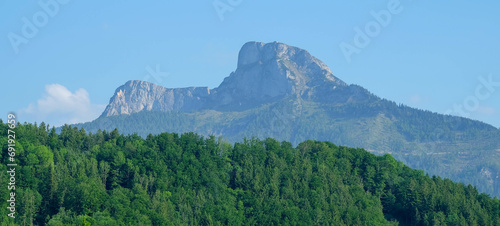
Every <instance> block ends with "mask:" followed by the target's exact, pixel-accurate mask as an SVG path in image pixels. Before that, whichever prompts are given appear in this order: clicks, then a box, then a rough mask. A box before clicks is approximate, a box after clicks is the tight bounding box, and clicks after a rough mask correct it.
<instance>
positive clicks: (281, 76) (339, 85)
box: [102, 42, 366, 116]
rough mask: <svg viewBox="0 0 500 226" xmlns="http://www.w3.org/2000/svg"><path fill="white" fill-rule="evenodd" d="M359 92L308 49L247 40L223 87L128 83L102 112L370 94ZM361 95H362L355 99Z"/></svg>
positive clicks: (232, 106) (234, 106) (249, 104)
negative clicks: (236, 65)
mask: <svg viewBox="0 0 500 226" xmlns="http://www.w3.org/2000/svg"><path fill="white" fill-rule="evenodd" d="M340 90H341V91H340ZM356 90H357V88H356V87H351V86H348V85H347V84H346V83H345V82H343V81H342V80H340V79H338V78H337V77H335V76H334V75H333V73H332V71H331V70H330V69H329V68H328V67H327V66H326V65H325V64H324V63H323V62H321V61H320V60H318V59H317V58H315V57H313V56H312V55H311V54H309V53H308V52H307V51H306V50H303V49H300V48H297V47H293V46H289V45H286V44H283V43H279V42H272V43H267V44H265V43H261V42H248V43H246V44H245V45H243V47H242V48H241V50H240V52H239V56H238V67H237V69H236V71H234V72H232V73H231V74H230V76H229V77H227V78H225V79H224V81H223V82H222V83H221V85H220V86H219V87H217V88H215V89H213V90H210V89H208V88H206V87H203V88H196V87H191V88H178V89H167V88H165V87H162V86H158V85H154V84H151V83H148V82H144V81H129V82H127V83H125V85H123V86H121V87H119V88H118V89H116V92H115V94H114V95H113V97H112V98H111V100H110V103H109V105H108V106H107V107H106V110H105V111H104V113H103V114H102V116H112V115H121V114H133V113H136V112H140V111H144V110H147V111H164V112H168V111H179V112H190V111H196V110H202V109H214V110H222V111H224V110H245V109H249V108H252V107H255V106H259V105H262V104H265V103H269V102H272V101H277V100H280V99H282V98H290V97H291V98H299V99H306V100H314V101H327V102H331V101H335V100H337V101H342V102H343V101H346V100H353V98H351V96H356V95H357V96H359V93H361V94H362V95H361V99H362V98H364V97H366V94H365V93H364V92H358V91H356ZM353 91H355V94H356V95H353V94H352V92H353ZM346 95H347V96H346ZM357 99H360V98H354V100H357Z"/></svg>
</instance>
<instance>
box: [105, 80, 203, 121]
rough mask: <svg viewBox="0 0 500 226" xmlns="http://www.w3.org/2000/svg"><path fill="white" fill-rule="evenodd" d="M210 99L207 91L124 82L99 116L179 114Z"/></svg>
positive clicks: (201, 88)
mask: <svg viewBox="0 0 500 226" xmlns="http://www.w3.org/2000/svg"><path fill="white" fill-rule="evenodd" d="M208 95H210V90H209V89H208V88H207V87H200V88H197V87H190V88H181V89H167V88H165V87H163V86H158V85H155V84H152V83H149V82H144V81H137V80H135V81H128V82H127V83H125V85H123V86H120V87H119V88H118V89H116V91H115V94H114V95H113V97H112V98H111V100H110V103H109V105H108V106H107V107H106V109H105V110H104V113H103V114H102V116H112V115H121V114H127V115H129V114H133V113H137V112H140V111H143V110H146V111H164V112H167V111H183V112H189V111H193V110H197V109H199V108H200V107H201V106H202V105H203V101H204V100H205V99H206V97H207V96H208Z"/></svg>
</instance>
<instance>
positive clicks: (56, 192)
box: [0, 123, 500, 225]
mask: <svg viewBox="0 0 500 226" xmlns="http://www.w3.org/2000/svg"><path fill="white" fill-rule="evenodd" d="M6 131H7V125H6V124H4V123H0V145H1V147H2V159H3V160H4V164H2V165H1V166H0V168H1V171H3V172H6V170H7V169H6V164H5V163H6V159H7V156H6V153H7V139H6V137H7V136H6ZM16 154H17V155H16V159H17V161H18V162H17V164H18V165H19V166H18V167H17V168H16V172H17V174H16V180H17V185H18V186H17V188H16V200H18V201H17V206H16V207H17V213H18V214H17V216H16V218H15V220H12V219H10V218H8V217H7V211H8V210H7V209H6V205H7V203H6V202H3V203H2V207H1V208H0V221H1V222H2V225H8V224H9V223H11V224H13V223H16V224H19V225H22V224H23V223H26V224H29V223H31V222H33V223H35V224H38V225H45V224H46V225H71V224H73V225H89V224H90V225H184V224H186V225H197V224H203V225H221V224H225V225H273V224H274V225H277V224H293V225H325V224H330V225H363V224H366V225H395V224H398V223H399V224H401V225H442V224H448V225H498V224H500V201H499V200H497V199H496V198H494V199H493V198H491V197H489V195H487V194H484V193H482V194H480V193H479V192H478V191H477V189H476V188H475V187H473V186H471V185H463V184H461V183H454V182H452V181H451V180H449V179H442V178H440V177H436V176H433V177H429V176H427V175H425V174H424V172H423V171H419V170H413V169H410V168H409V167H407V166H405V165H404V164H403V163H402V162H399V161H396V160H395V159H394V158H393V157H392V156H391V155H389V154H385V155H383V156H375V155H373V154H371V153H369V152H367V151H365V150H363V149H355V148H347V147H343V146H337V145H334V144H333V143H330V142H319V141H305V142H302V143H301V144H299V145H298V146H297V147H296V148H294V147H293V146H292V144H291V143H289V142H278V141H276V140H274V139H271V138H267V139H263V140H260V139H256V138H254V139H244V141H243V142H240V143H235V144H234V145H230V144H229V143H227V142H224V141H223V140H222V139H216V138H215V137H213V136H211V137H209V138H203V137H202V136H200V135H197V134H195V133H185V134H183V135H180V136H179V135H177V134H175V133H161V134H159V135H149V136H147V137H146V138H145V139H144V138H141V137H140V136H138V135H127V136H124V135H121V134H119V132H118V130H113V131H112V132H107V131H98V132H96V133H87V132H85V130H83V129H78V128H76V127H70V126H64V127H63V128H62V129H61V133H60V134H57V133H56V131H55V129H51V130H50V131H49V129H48V127H47V126H46V125H45V124H43V123H41V124H40V125H39V126H38V125H36V124H35V125H32V124H24V125H18V126H17V128H16ZM0 180H1V181H2V184H6V182H7V181H8V178H7V175H6V174H5V173H2V174H0ZM8 195H9V194H8V193H7V189H5V188H4V189H0V198H1V199H3V200H7V199H8Z"/></svg>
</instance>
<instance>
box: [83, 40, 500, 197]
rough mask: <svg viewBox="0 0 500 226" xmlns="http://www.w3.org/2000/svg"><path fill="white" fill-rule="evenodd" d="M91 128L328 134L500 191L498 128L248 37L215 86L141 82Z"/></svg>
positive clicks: (281, 136)
mask: <svg viewBox="0 0 500 226" xmlns="http://www.w3.org/2000/svg"><path fill="white" fill-rule="evenodd" d="M77 126H79V127H82V128H85V129H86V130H87V131H92V132H96V131H97V130H98V129H106V130H108V131H109V130H112V129H114V128H118V129H119V130H120V131H122V132H124V133H138V134H139V135H141V136H146V135H147V134H149V133H153V134H158V133H161V132H165V131H166V132H177V133H182V132H191V131H193V132H197V133H199V134H203V135H216V136H223V137H224V138H225V139H228V140H229V141H231V142H237V141H241V140H243V138H245V137H258V138H265V137H273V138H275V139H278V140H289V141H291V142H292V143H293V144H294V145H297V144H298V143H300V142H302V141H305V140H308V139H314V140H323V141H330V142H334V143H335V144H338V145H346V146H353V147H362V148H366V149H367V150H369V151H371V152H374V153H378V154H383V153H391V154H392V155H394V156H395V158H396V159H398V160H401V161H404V162H405V163H406V164H408V165H409V166H411V167H414V168H417V169H423V170H425V171H426V172H427V173H430V174H433V175H434V174H435V175H440V176H442V177H449V178H452V179H454V180H457V181H460V182H464V183H472V184H473V185H475V186H478V188H479V190H480V191H483V192H487V193H489V194H492V195H500V180H499V179H498V176H500V130H499V129H497V128H495V127H493V126H490V125H488V124H485V123H482V122H479V121H474V120H469V119H465V118H461V117H453V116H445V115H440V114H436V113H432V112H429V111H422V110H418V109H413V108H410V107H407V106H403V105H397V104H395V103H394V102H391V101H388V100H385V99H381V98H379V97H377V96H375V95H373V94H371V93H370V92H369V91H367V90H366V89H364V88H362V87H360V86H357V85H348V84H346V83H345V82H343V81H342V80H340V79H339V78H337V77H335V76H334V75H333V74H332V72H331V70H330V69H329V68H328V67H327V66H326V65H325V64H324V63H322V62H321V61H320V60H318V59H316V58H314V57H313V56H311V55H310V54H309V53H308V52H307V51H305V50H302V49H299V48H297V47H292V46H288V45H285V44H283V43H277V42H274V43H268V44H264V43H258V42H250V43H247V44H245V45H244V46H243V48H242V49H241V51H240V53H239V58H238V67H237V69H236V71H235V72H233V73H231V74H230V76H229V77H227V78H226V79H224V81H223V82H222V84H221V85H220V86H219V87H217V88H215V89H208V88H182V89H167V88H164V87H161V86H157V85H154V84H151V83H147V82H142V81H129V82H127V83H126V84H125V85H124V86H122V87H119V88H118V89H117V91H116V92H115V95H114V96H113V97H112V98H111V100H110V104H109V105H108V107H107V108H106V110H105V112H104V113H103V115H102V116H101V117H100V118H98V119H96V120H95V121H93V122H91V123H85V124H79V125H77Z"/></svg>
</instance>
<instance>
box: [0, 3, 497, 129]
mask: <svg viewBox="0 0 500 226" xmlns="http://www.w3.org/2000/svg"><path fill="white" fill-rule="evenodd" d="M44 5H45V6H44ZM214 5H216V6H217V7H218V8H217V9H216V7H214ZM498 9H500V3H499V2H498V1H496V2H493V1H483V2H481V3H479V2H471V1H454V2H453V3H444V2H440V3H435V2H433V3H431V2H429V1H418V0H413V1H410V0H400V1H396V0H385V1H370V2H366V1H342V2H341V1H308V2H306V1H263V0H252V1H250V0H215V1H214V0H205V1H180V0H173V1H143V2H139V1H102V2H98V1H76V0H64V1H63V0H59V1H56V0H41V1H7V0H0V76H1V81H2V84H3V86H2V87H3V89H2V91H3V92H2V95H0V103H1V104H0V114H1V117H0V118H2V119H3V120H4V121H5V119H6V117H7V113H8V112H16V113H17V114H18V118H19V120H20V121H28V122H34V121H37V122H40V121H45V122H48V123H49V124H50V125H56V126H57V125H61V124H64V123H74V122H83V121H89V120H92V119H94V118H96V117H98V116H99V115H100V113H101V112H102V111H103V109H104V107H105V105H106V104H108V102H109V98H110V97H111V96H112V95H113V93H114V91H115V89H116V88H117V87H118V86H120V85H122V84H124V83H125V82H126V81H128V80H148V81H150V82H154V83H156V84H160V85H163V86H166V87H170V88H174V87H187V86H208V87H210V88H214V87H217V86H218V85H219V84H220V83H221V82H222V80H223V79H224V78H225V77H227V76H228V75H229V74H230V73H231V72H232V71H234V70H235V69H236V63H237V54H238V51H239V49H240V48H241V46H242V45H243V44H244V43H246V42H248V41H261V42H272V41H279V42H283V43H286V44H289V45H293V46H297V47H300V48H303V49H306V50H308V51H309V52H310V53H311V54H312V55H314V56H316V57H317V58H319V59H320V60H322V61H323V62H325V63H326V64H327V65H328V66H329V67H330V68H331V69H332V71H333V72H334V74H335V75H336V76H337V77H339V78H340V79H342V80H344V81H345V82H347V83H354V84H358V85H361V86H363V87H365V88H367V89H368V90H370V91H371V92H373V93H374V94H376V95H378V96H380V97H383V98H386V99H389V100H394V101H396V102H397V103H403V104H406V105H409V106H412V107H416V108H419V109H426V110H431V111H434V112H438V113H449V114H454V115H462V116H467V117H469V118H473V119H477V120H481V121H484V122H487V123H489V124H492V125H494V126H496V127H500V101H499V100H500V84H499V83H500V63H499V59H500V29H498V25H499V24H500V16H499V14H498ZM377 15H378V16H377ZM377 17H378V18H377ZM389 17H390V18H389ZM359 31H361V34H360V33H359ZM363 37H364V38H363ZM346 46H349V48H347V50H349V51H351V52H348V51H346V48H345V47H346ZM342 47H343V48H342ZM157 70H158V72H161V73H159V74H155V73H153V74H152V75H151V74H150V72H149V71H153V72H156V71H157Z"/></svg>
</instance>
